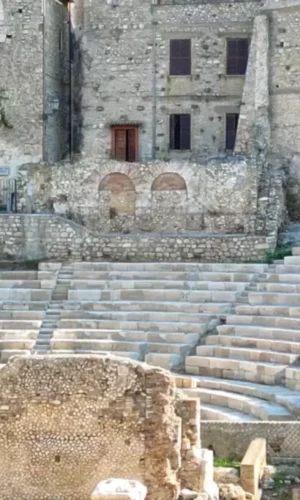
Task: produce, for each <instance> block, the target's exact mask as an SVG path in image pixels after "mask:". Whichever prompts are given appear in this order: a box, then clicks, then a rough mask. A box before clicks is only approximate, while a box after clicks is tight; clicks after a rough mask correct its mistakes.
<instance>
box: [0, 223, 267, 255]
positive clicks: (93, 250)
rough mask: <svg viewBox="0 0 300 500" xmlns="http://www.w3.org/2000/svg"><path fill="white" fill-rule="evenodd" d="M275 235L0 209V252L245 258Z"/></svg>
mask: <svg viewBox="0 0 300 500" xmlns="http://www.w3.org/2000/svg"><path fill="white" fill-rule="evenodd" d="M275 246H276V235H274V234H273V235H271V236H269V237H266V236H256V235H249V236H247V235H236V236H232V235H216V236H214V235H207V234H203V235H195V236H192V235H178V234H177V235H165V236H164V235H161V234H144V235H124V234H116V235H113V234H101V233H100V234H99V233H96V232H92V231H89V230H87V229H86V228H84V227H83V226H79V225H78V224H76V223H74V222H72V221H70V220H67V219H65V218H63V217H59V216H57V215H23V214H16V215H6V214H1V215H0V258H2V259H4V260H5V259H11V260H17V261H18V260H19V261H26V260H35V259H37V260H47V259H54V260H58V261H59V260H60V261H63V260H69V259H72V260H99V259H100V260H101V259H105V260H108V259H111V260H117V261H121V262H124V261H145V262H151V261H154V262H155V261H191V260H196V261H201V262H205V261H206V262H245V261H259V260H262V259H264V257H265V253H266V251H267V250H274V248H275Z"/></svg>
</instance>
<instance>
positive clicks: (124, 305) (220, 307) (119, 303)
mask: <svg viewBox="0 0 300 500" xmlns="http://www.w3.org/2000/svg"><path fill="white" fill-rule="evenodd" d="M51 311H56V310H55V309H51ZM63 311H64V317H66V315H67V314H69V313H70V314H71V313H72V312H74V311H78V313H79V312H81V313H82V314H84V313H87V314H89V315H90V314H94V313H95V314H97V311H130V312H133V311H155V312H159V311H161V312H180V313H202V314H203V313H206V314H208V313H209V314H220V313H221V314H223V313H225V312H230V311H231V304H229V303H228V302H204V303H197V302H179V301H177V302H167V301H163V302H161V301H158V302H155V301H146V300H142V301H138V300H112V301H105V302H101V301H100V302H80V301H68V302H66V303H65V304H64V307H63ZM56 312H57V314H58V313H59V314H60V313H61V312H62V310H61V309H59V310H57V311H56ZM47 314H48V312H47ZM51 314H52V312H51Z"/></svg>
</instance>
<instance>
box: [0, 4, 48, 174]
mask: <svg viewBox="0 0 300 500" xmlns="http://www.w3.org/2000/svg"><path fill="white" fill-rule="evenodd" d="M0 4H1V5H0V12H1V11H2V14H3V15H2V20H1V13H0V108H1V107H2V108H3V109H4V112H5V119H6V120H5V121H6V125H5V124H4V123H3V120H1V123H0V130H1V132H0V166H1V167H5V168H9V169H10V170H9V173H10V174H12V175H14V174H15V172H16V169H17V167H18V166H19V165H21V164H22V163H26V162H28V161H33V162H34V161H40V160H41V158H42V148H43V13H42V3H41V2H28V1H26V2H19V0H1V1H0ZM1 24H2V27H1Z"/></svg>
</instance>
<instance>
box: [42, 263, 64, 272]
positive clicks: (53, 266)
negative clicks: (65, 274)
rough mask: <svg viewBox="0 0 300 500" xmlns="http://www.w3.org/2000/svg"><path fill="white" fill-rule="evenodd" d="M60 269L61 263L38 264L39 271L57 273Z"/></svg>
mask: <svg viewBox="0 0 300 500" xmlns="http://www.w3.org/2000/svg"><path fill="white" fill-rule="evenodd" d="M61 268H62V263H61V262H39V271H50V272H59V271H60V270H61Z"/></svg>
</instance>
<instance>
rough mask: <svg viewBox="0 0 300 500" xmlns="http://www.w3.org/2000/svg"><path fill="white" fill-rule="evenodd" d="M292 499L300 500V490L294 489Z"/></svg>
mask: <svg viewBox="0 0 300 500" xmlns="http://www.w3.org/2000/svg"><path fill="white" fill-rule="evenodd" d="M292 499H293V500H300V488H299V487H298V488H293V489H292Z"/></svg>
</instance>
